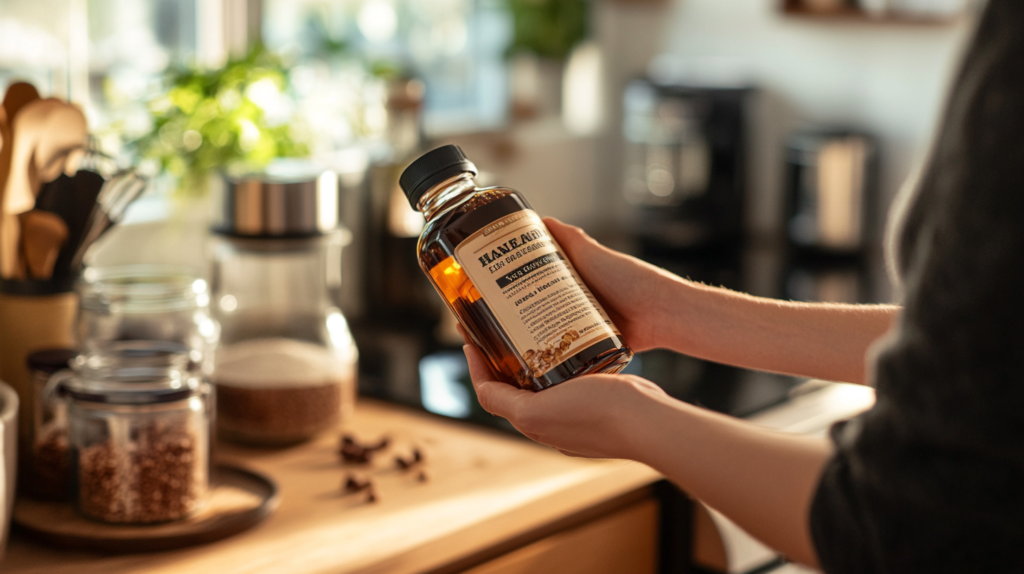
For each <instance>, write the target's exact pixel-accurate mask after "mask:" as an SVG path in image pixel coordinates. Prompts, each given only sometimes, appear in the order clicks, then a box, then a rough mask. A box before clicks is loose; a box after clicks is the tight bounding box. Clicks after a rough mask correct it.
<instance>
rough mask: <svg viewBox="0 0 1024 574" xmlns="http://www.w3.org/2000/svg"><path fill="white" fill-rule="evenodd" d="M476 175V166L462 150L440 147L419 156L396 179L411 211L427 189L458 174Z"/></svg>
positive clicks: (455, 146)
mask: <svg viewBox="0 0 1024 574" xmlns="http://www.w3.org/2000/svg"><path fill="white" fill-rule="evenodd" d="M466 172H469V173H472V174H473V175H476V174H477V170H476V166H475V165H473V162H471V161H469V160H468V159H466V154H464V153H462V148H460V147H459V146H457V145H446V146H441V147H439V148H437V149H435V150H431V151H428V152H427V153H425V154H423V155H421V156H420V157H419V158H418V159H417V160H416V161H414V162H412V163H411V164H409V167H407V168H405V171H403V172H402V177H400V178H398V185H400V186H402V191H404V192H405V196H406V197H407V198H409V203H410V204H411V205H412V208H413V209H416V204H417V203H419V201H420V198H421V197H423V194H424V193H426V192H427V190H428V189H430V188H431V187H434V186H435V185H437V184H439V183H441V182H442V181H444V180H446V179H450V178H453V177H455V176H457V175H459V174H460V173H466Z"/></svg>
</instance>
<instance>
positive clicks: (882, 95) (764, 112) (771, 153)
mask: <svg viewBox="0 0 1024 574" xmlns="http://www.w3.org/2000/svg"><path fill="white" fill-rule="evenodd" d="M778 4H780V2H776V0H672V1H669V2H663V3H622V2H604V3H601V4H598V6H599V8H598V12H599V13H598V19H597V22H598V26H597V33H598V35H599V37H600V38H601V40H602V44H603V46H604V47H605V50H606V52H605V53H606V57H607V63H608V66H609V77H610V78H611V83H610V85H609V88H610V90H611V98H612V104H613V106H618V107H620V106H621V104H619V102H618V100H617V99H616V98H618V95H619V94H621V87H622V84H623V82H625V81H626V80H627V79H628V78H630V77H634V76H636V75H640V74H643V73H644V71H645V70H644V66H645V65H646V64H647V62H648V61H649V60H650V58H651V57H653V56H654V55H656V54H657V53H658V52H661V51H664V52H667V53H670V54H672V55H674V56H677V57H679V58H681V59H683V60H687V61H698V62H699V61H706V60H708V59H714V60H719V61H721V60H725V61H729V62H731V65H732V67H735V68H738V69H741V70H743V71H744V73H745V75H746V76H747V77H748V78H749V79H750V80H752V81H753V82H754V83H756V84H757V85H759V86H760V87H762V88H764V89H765V90H766V97H765V98H764V99H763V101H762V105H761V106H760V109H759V117H758V120H757V121H758V128H759V129H758V132H757V139H756V141H755V142H754V143H755V145H754V149H753V153H754V158H753V172H752V176H753V177H752V182H751V183H752V190H751V191H752V197H751V202H750V208H751V223H752V224H753V225H754V226H755V228H756V229H758V230H760V231H771V230H775V229H777V222H778V220H779V215H780V214H779V207H780V204H781V200H780V197H781V195H780V193H781V179H782V171H781V163H782V154H781V150H782V145H783V142H784V140H785V137H786V135H787V133H789V132H790V131H791V130H792V129H794V128H797V127H800V126H803V125H840V126H844V127H851V128H860V129H864V130H868V131H871V132H873V133H875V134H877V135H878V136H879V137H880V139H881V146H882V154H883V155H882V201H883V203H885V204H887V203H888V200H889V199H890V198H891V197H892V194H893V193H894V192H895V190H896V189H897V188H898V187H899V185H900V183H901V182H902V181H903V179H904V178H905V177H906V176H907V174H908V173H909V171H910V169H911V167H912V166H913V164H914V162H915V161H917V160H918V159H919V158H921V157H922V156H923V155H924V154H925V153H926V151H927V147H928V144H929V141H930V135H931V132H932V129H933V126H934V125H935V120H936V118H937V116H938V114H939V113H940V111H941V107H942V104H943V101H944V99H943V94H944V92H945V86H946V84H947V77H948V74H949V73H950V72H951V71H952V70H953V69H954V68H955V65H956V63H957V60H958V54H959V49H960V45H961V44H962V42H963V40H964V38H965V37H966V36H967V33H968V32H969V28H970V19H969V18H966V17H965V18H963V19H961V20H960V21H958V22H957V23H955V24H944V25H906V24H892V23H871V22H845V23H837V22H821V21H812V20H808V19H801V18H793V17H787V16H783V15H782V14H780V13H779V12H778V10H777V6H778ZM612 109H613V110H615V109H617V107H613V108H612ZM618 125H619V124H618V122H617V121H616V122H615V126H618ZM615 129H618V128H617V127H616V128H615ZM611 135H612V134H609V136H611ZM608 151H609V152H610V153H615V151H616V147H615V146H614V144H609V148H608ZM598 169H605V170H607V169H609V168H607V167H605V168H601V167H600V166H599V167H598ZM604 179H605V180H607V181H615V180H618V181H620V180H621V179H620V178H617V177H616V176H613V175H605V177H604ZM609 193H610V191H609Z"/></svg>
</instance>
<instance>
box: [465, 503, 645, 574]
mask: <svg viewBox="0 0 1024 574" xmlns="http://www.w3.org/2000/svg"><path fill="white" fill-rule="evenodd" d="M657 555H658V505H657V503H656V502H655V501H653V500H644V501H642V502H638V503H636V504H634V505H632V506H629V507H626V508H624V509H622V510H618V511H616V512H613V513H612V514H609V515H607V516H603V517H601V518H598V519H595V520H592V521H590V522H588V523H585V524H582V525H580V526H577V527H575V528H572V529H570V530H567V531H564V532H559V533H558V534H553V535H551V536H548V537H547V538H544V539H542V540H538V541H537V542H534V543H532V544H529V545H527V546H524V547H522V548H519V549H518V550H514V551H512V552H509V553H508V554H505V555H504V556H501V557H498V558H495V559H494V560H491V561H489V562H486V563H484V564H481V565H479V566H477V567H475V568H471V569H470V570H467V571H465V573H464V574H549V573H550V574H654V573H655V570H656V568H657Z"/></svg>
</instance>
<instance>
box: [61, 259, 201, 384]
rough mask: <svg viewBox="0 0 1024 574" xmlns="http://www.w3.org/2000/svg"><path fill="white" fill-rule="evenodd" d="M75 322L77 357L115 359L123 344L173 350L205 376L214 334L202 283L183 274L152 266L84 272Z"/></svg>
mask: <svg viewBox="0 0 1024 574" xmlns="http://www.w3.org/2000/svg"><path fill="white" fill-rule="evenodd" d="M78 293H79V296H80V302H79V312H78V318H77V321H76V326H75V329H76V335H77V338H78V345H79V349H80V350H81V351H82V352H83V353H100V354H104V353H109V352H113V353H115V354H116V353H118V352H121V350H119V347H118V346H119V345H122V344H123V343H124V342H126V341H149V342H152V343H161V344H164V345H165V346H167V345H170V346H177V347H178V350H174V351H173V352H178V351H184V352H187V353H188V354H189V356H190V360H191V362H192V368H193V369H194V370H195V371H196V372H200V373H202V374H204V375H209V374H210V373H211V372H212V370H213V354H214V351H215V350H216V347H217V343H218V340H219V338H220V328H219V327H218V325H217V323H216V321H214V320H213V319H212V318H211V317H210V312H209V310H210V309H209V306H210V295H209V290H208V286H207V283H206V281H205V280H203V279H201V278H199V277H198V276H197V275H196V274H194V273H192V272H190V271H189V270H187V269H182V268H178V267H168V266H154V265H126V266H119V267H105V268H89V269H87V270H86V271H85V273H84V275H83V279H82V281H81V282H80V283H79V285H78Z"/></svg>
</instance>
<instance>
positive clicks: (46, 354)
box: [25, 349, 76, 375]
mask: <svg viewBox="0 0 1024 574" xmlns="http://www.w3.org/2000/svg"><path fill="white" fill-rule="evenodd" d="M75 355H76V353H75V350H74V349H43V350H40V351H34V352H32V353H29V355H28V356H27V357H25V364H26V365H27V366H28V368H29V370H30V371H38V372H40V373H45V374H47V375H50V374H53V373H56V372H57V371H61V370H64V369H66V368H68V366H69V363H70V362H71V360H72V359H74V358H75Z"/></svg>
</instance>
